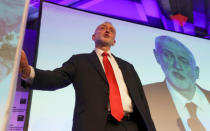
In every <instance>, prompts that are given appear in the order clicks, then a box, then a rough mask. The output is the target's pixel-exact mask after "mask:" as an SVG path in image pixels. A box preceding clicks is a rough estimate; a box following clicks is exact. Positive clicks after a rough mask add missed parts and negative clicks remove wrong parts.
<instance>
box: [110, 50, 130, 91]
mask: <svg viewBox="0 0 210 131" xmlns="http://www.w3.org/2000/svg"><path fill="white" fill-rule="evenodd" d="M112 56H113V57H114V59H115V60H116V62H117V64H118V66H119V68H120V70H121V72H122V75H123V78H124V81H125V84H126V86H127V88H128V80H127V79H126V78H127V77H125V76H126V67H125V64H123V62H122V61H121V60H120V59H119V58H117V57H116V56H115V55H113V54H112Z"/></svg>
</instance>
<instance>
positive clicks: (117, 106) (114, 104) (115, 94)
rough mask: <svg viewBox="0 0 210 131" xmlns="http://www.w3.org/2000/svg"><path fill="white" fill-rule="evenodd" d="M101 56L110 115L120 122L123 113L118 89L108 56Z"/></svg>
mask: <svg viewBox="0 0 210 131" xmlns="http://www.w3.org/2000/svg"><path fill="white" fill-rule="evenodd" d="M102 56H103V64H104V69H105V74H106V78H107V80H108V83H109V102H110V109H111V115H112V116H113V117H114V118H115V119H117V120H118V121H120V120H121V119H122V118H123V115H124V112H123V107H122V101H121V97H120V91H119V87H118V84H117V80H116V78H115V75H114V71H113V68H112V65H111V63H110V61H109V60H108V58H107V56H108V54H107V53H106V52H104V53H103V54H102Z"/></svg>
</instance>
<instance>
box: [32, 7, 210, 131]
mask: <svg viewBox="0 0 210 131" xmlns="http://www.w3.org/2000/svg"><path fill="white" fill-rule="evenodd" d="M42 9H43V10H42V15H41V25H40V36H39V46H38V58H37V68H40V69H44V70H53V69H55V68H57V67H61V66H62V63H64V62H65V61H67V60H68V59H69V58H70V57H71V56H72V55H73V54H78V53H90V52H92V51H93V50H94V42H93V41H92V39H91V38H92V34H93V33H94V31H95V28H96V27H97V26H98V25H99V24H101V23H103V22H104V21H109V22H111V23H112V24H113V25H114V26H115V27H116V31H117V35H116V45H115V46H114V47H112V49H111V52H112V53H113V54H114V55H116V56H119V57H120V58H123V59H125V60H127V61H128V62H130V63H132V64H133V65H134V67H135V69H136V71H137V73H138V75H139V77H140V79H141V81H142V84H143V85H147V84H150V83H155V82H161V81H164V79H165V76H164V73H163V72H162V70H161V68H160V66H159V64H157V62H156V59H155V56H154V54H153V49H154V48H155V38H156V37H158V36H161V35H167V36H171V37H173V38H176V39H178V40H179V41H181V42H182V43H183V44H184V45H185V46H186V47H187V48H188V49H189V50H191V52H192V53H193V54H194V56H195V60H196V62H197V65H199V68H200V76H199V79H198V80H197V83H198V84H199V85H200V86H201V87H203V88H205V89H207V90H209V89H210V81H209V74H210V69H209V67H210V62H209V61H208V59H207V56H210V52H209V50H210V43H209V41H208V40H206V39H201V38H196V37H192V36H188V35H184V34H179V33H175V32H169V31H165V30H160V29H156V28H152V27H147V26H143V25H139V24H135V23H130V22H126V21H121V20H117V19H112V18H108V17H104V16H99V15H95V14H90V13H87V12H82V11H78V10H75V9H70V8H66V7H62V6H58V5H54V4H51V3H43V8H42ZM93 93H97V92H93ZM96 99H97V98H96ZM74 104H75V95H74V88H73V87H72V85H70V86H68V87H66V88H63V89H59V90H57V91H37V90H36V91H33V96H32V106H31V113H30V121H29V131H42V130H46V129H47V130H50V131H51V130H52V131H68V130H70V129H71V127H72V121H73V120H72V117H73V109H74ZM166 106H167V105H166ZM155 124H156V121H155Z"/></svg>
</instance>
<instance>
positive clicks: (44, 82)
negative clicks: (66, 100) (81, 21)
mask: <svg viewBox="0 0 210 131" xmlns="http://www.w3.org/2000/svg"><path fill="white" fill-rule="evenodd" d="M115 35H116V30H115V28H114V26H113V25H112V24H111V23H110V22H104V23H102V24H101V25H99V26H98V27H97V28H96V30H95V33H94V34H93V35H92V39H93V41H94V42H95V51H93V52H92V53H90V54H78V55H73V56H72V57H71V58H70V59H69V60H68V61H67V62H65V63H64V64H63V65H62V67H60V68H57V69H55V70H53V71H44V70H39V69H33V68H32V67H30V66H29V65H28V62H27V58H26V55H25V54H24V52H22V56H21V64H20V71H21V72H22V77H23V78H26V79H32V85H31V86H30V88H31V89H38V90H56V89H60V88H63V87H65V86H67V85H69V84H71V83H73V86H74V89H75V95H76V104H75V110H74V118H73V129H72V130H73V131H140V130H148V131H155V127H154V124H153V121H152V119H151V116H150V112H149V108H148V105H147V101H146V98H145V95H144V92H143V89H142V85H141V82H140V79H139V77H138V75H137V73H136V71H135V70H134V67H133V66H132V65H131V64H130V63H128V62H126V61H124V60H122V59H120V58H118V57H115V56H114V55H113V54H111V52H110V48H111V46H113V45H114V44H115ZM115 76H116V77H115Z"/></svg>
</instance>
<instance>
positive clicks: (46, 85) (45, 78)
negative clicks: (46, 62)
mask: <svg viewBox="0 0 210 131" xmlns="http://www.w3.org/2000/svg"><path fill="white" fill-rule="evenodd" d="M76 64H77V62H76V56H72V57H71V58H70V59H69V60H68V61H67V62H65V63H64V64H63V65H62V67H60V68H56V69H55V70H53V71H50V70H40V69H35V78H34V81H33V83H32V85H31V87H30V88H31V89H37V90H48V91H53V90H56V89H60V88H63V87H65V86H68V85H69V84H71V83H72V82H74V79H75V77H76V72H77V69H76Z"/></svg>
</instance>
